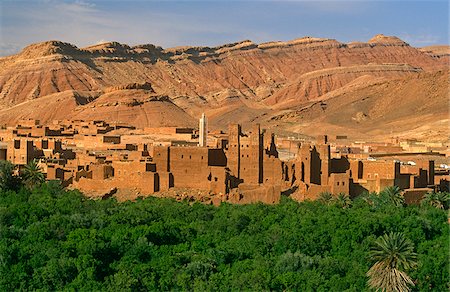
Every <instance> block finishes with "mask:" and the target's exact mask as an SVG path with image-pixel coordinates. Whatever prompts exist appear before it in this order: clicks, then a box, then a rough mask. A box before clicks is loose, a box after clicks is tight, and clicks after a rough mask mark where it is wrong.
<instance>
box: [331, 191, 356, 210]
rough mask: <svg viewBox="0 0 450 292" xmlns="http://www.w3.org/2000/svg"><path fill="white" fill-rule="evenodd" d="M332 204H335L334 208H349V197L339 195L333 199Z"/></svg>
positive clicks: (350, 202)
mask: <svg viewBox="0 0 450 292" xmlns="http://www.w3.org/2000/svg"><path fill="white" fill-rule="evenodd" d="M334 203H335V204H336V206H338V207H340V208H343V209H346V208H350V207H351V205H352V200H351V199H350V197H349V195H347V194H344V193H340V194H339V195H337V197H336V198H334Z"/></svg>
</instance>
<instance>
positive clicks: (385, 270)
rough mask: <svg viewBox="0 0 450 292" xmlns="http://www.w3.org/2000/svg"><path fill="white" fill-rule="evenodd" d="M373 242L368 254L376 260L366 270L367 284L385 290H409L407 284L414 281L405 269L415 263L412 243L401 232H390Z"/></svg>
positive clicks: (413, 265)
mask: <svg viewBox="0 0 450 292" xmlns="http://www.w3.org/2000/svg"><path fill="white" fill-rule="evenodd" d="M374 244H375V245H374V247H373V248H372V249H371V250H370V252H369V256H370V258H371V260H373V261H376V262H375V264H374V265H373V266H372V267H371V268H370V270H369V271H368V272H367V276H368V277H369V280H368V284H369V286H370V287H371V288H373V289H380V290H381V291H386V292H388V291H399V292H400V291H410V288H409V286H408V285H411V286H414V283H413V281H412V280H411V278H410V277H409V276H408V274H406V272H405V271H407V270H409V269H411V268H414V267H415V266H416V265H417V262H416V258H417V255H416V253H415V252H414V251H413V250H414V246H413V243H412V242H411V241H410V240H409V239H407V238H405V236H404V235H403V234H402V233H394V232H391V233H389V234H384V235H383V236H380V237H379V238H378V239H377V240H375V243H374Z"/></svg>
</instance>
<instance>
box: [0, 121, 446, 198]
mask: <svg viewBox="0 0 450 292" xmlns="http://www.w3.org/2000/svg"><path fill="white" fill-rule="evenodd" d="M448 157H449V150H448V145H444V144H443V143H428V144H427V143H421V142H419V141H408V140H407V141H398V139H397V141H391V142H385V143H380V142H357V141H350V140H348V139H347V137H346V136H344V135H342V136H334V137H328V136H326V135H319V136H317V137H316V138H315V139H312V140H307V139H304V138H302V139H300V138H294V137H281V136H277V135H275V134H274V133H272V132H270V131H267V130H265V129H261V127H260V125H259V124H254V125H252V126H251V128H249V129H242V127H241V126H240V125H239V124H230V125H229V127H228V129H227V130H226V132H225V131H208V125H207V118H206V117H205V115H202V117H201V119H200V120H199V127H198V129H193V128H177V127H166V128H144V129H136V128H135V127H133V126H130V125H124V124H109V123H107V122H105V121H82V120H76V121H71V120H65V121H54V123H53V124H51V125H41V123H40V121H39V120H31V119H30V120H20V121H19V123H18V124H17V125H16V126H15V127H6V126H5V127H3V128H2V129H1V130H0V160H9V161H10V162H12V163H13V164H15V165H17V166H18V167H19V168H20V167H23V166H25V165H26V164H28V163H29V162H30V161H32V160H35V159H36V160H37V161H39V165H40V166H41V168H42V170H43V172H44V174H45V175H46V179H47V180H59V181H60V182H61V184H62V185H63V186H64V187H68V188H73V189H79V190H80V191H81V192H83V193H84V194H86V195H87V196H89V197H93V198H102V197H103V198H105V197H110V196H119V197H120V198H122V199H135V198H137V197H138V196H147V195H155V196H162V197H166V196H169V197H170V196H172V197H175V198H176V199H178V200H181V199H191V200H198V201H202V202H204V203H209V204H215V205H218V204H220V203H221V202H229V203H236V204H246V203H254V202H263V203H267V204H273V203H278V202H279V201H280V198H281V196H283V195H285V196H290V197H291V198H293V199H295V200H298V201H303V200H315V199H317V198H319V196H320V195H321V194H323V193H330V194H333V195H337V194H346V195H348V196H350V197H351V198H354V197H357V196H358V195H360V194H362V193H364V192H369V193H370V192H380V191H382V190H383V189H384V188H386V187H389V186H398V187H399V188H400V189H401V190H402V193H403V196H404V198H405V202H406V203H407V204H416V203H418V202H419V201H420V199H421V198H422V197H423V195H424V194H426V193H428V192H431V191H448V184H449V180H450V175H449V166H448V164H449V163H448V160H449V158H448Z"/></svg>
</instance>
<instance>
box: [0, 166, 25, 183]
mask: <svg viewBox="0 0 450 292" xmlns="http://www.w3.org/2000/svg"><path fill="white" fill-rule="evenodd" d="M20 186H21V180H20V177H19V176H17V175H14V164H12V163H11V162H9V161H6V160H0V190H18V189H19V188H20Z"/></svg>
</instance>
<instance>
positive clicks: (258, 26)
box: [0, 0, 449, 55]
mask: <svg viewBox="0 0 450 292" xmlns="http://www.w3.org/2000/svg"><path fill="white" fill-rule="evenodd" d="M379 33H383V34H385V35H396V36H398V37H400V38H401V39H403V40H404V41H406V42H408V43H409V44H411V45H412V46H416V47H422V46H427V45H434V44H448V43H449V4H448V1H446V0H439V1H433V0H429V1H388V0H385V1H365V0H359V1H358V0H357V1H343V0H330V1H217V0H216V1H213V0H210V1H188V0H185V1H143V0H141V1H106V0H103V1H91V0H65V1H63V0H35V1H21V0H18V1H17V0H15V1H8V0H0V55H9V54H13V53H16V52H17V51H19V50H20V49H21V48H23V47H24V46H26V45H28V44H30V43H35V42H41V41H46V40H54V39H56V40H62V41H65V42H70V43H72V44H75V45H77V46H78V47H83V46H88V45H92V44H96V43H99V42H105V41H118V42H121V43H127V44H129V45H136V44H144V43H152V44H155V45H160V46H162V47H165V48H167V47H174V46H185V45H199V46H200V45H201V46H215V45H220V44H224V43H230V42H236V41H240V40H244V39H250V40H252V41H254V42H257V43H261V42H266V41H273V40H282V41H286V40H290V39H295V38H299V37H303V36H314V37H325V38H333V39H337V40H339V41H342V42H351V41H367V40H369V39H370V38H371V37H373V36H374V35H376V34H379Z"/></svg>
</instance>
